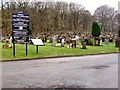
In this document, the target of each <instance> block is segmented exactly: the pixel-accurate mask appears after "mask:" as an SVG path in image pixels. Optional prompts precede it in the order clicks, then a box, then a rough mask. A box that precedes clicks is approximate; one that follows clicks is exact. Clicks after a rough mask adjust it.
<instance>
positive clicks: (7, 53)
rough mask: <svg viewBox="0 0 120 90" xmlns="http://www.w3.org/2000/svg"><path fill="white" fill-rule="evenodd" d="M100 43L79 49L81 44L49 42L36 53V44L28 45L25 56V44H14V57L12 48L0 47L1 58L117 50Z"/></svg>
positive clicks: (86, 53)
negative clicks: (71, 44)
mask: <svg viewBox="0 0 120 90" xmlns="http://www.w3.org/2000/svg"><path fill="white" fill-rule="evenodd" d="M2 45H3V43H0V46H1V47H2ZM101 45H102V46H87V49H81V45H79V47H78V48H67V46H65V47H53V46H51V44H50V43H46V44H45V46H39V53H38V54H36V46H34V45H28V56H26V49H25V48H26V45H25V44H16V57H13V48H2V60H13V59H16V60H17V59H25V58H42V57H54V56H77V55H89V54H90V55H91V54H99V53H112V52H118V48H115V45H114V43H109V44H108V45H105V44H103V43H102V44H101Z"/></svg>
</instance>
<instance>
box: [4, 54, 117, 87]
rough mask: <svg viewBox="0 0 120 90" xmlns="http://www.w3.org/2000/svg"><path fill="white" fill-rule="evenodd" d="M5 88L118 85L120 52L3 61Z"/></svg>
mask: <svg viewBox="0 0 120 90" xmlns="http://www.w3.org/2000/svg"><path fill="white" fill-rule="evenodd" d="M2 71H3V72H2V87H3V88H118V54H105V55H94V56H81V57H64V58H50V59H40V60H39V59H38V60H26V61H16V62H15V61H13V62H3V63H2Z"/></svg>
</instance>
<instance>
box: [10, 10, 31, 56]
mask: <svg viewBox="0 0 120 90" xmlns="http://www.w3.org/2000/svg"><path fill="white" fill-rule="evenodd" d="M28 30H29V15H28V14H25V13H23V12H18V13H13V14H12V37H13V41H12V42H13V56H14V57H15V44H16V43H26V55H27V43H28V42H29V37H28Z"/></svg>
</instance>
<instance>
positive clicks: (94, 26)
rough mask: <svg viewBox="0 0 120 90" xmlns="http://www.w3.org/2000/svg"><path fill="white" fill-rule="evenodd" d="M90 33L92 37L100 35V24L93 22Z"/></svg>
mask: <svg viewBox="0 0 120 90" xmlns="http://www.w3.org/2000/svg"><path fill="white" fill-rule="evenodd" d="M92 35H93V36H94V37H99V36H100V26H99V25H98V23H97V22H93V24H92Z"/></svg>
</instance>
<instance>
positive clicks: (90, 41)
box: [88, 38, 94, 46]
mask: <svg viewBox="0 0 120 90" xmlns="http://www.w3.org/2000/svg"><path fill="white" fill-rule="evenodd" d="M93 43H94V42H93V40H92V38H90V39H89V40H88V45H91V46H92V45H93Z"/></svg>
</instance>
